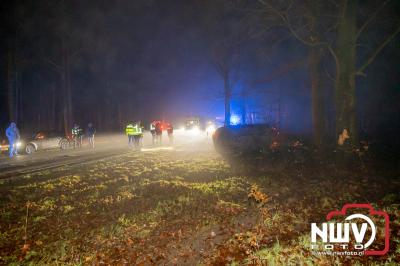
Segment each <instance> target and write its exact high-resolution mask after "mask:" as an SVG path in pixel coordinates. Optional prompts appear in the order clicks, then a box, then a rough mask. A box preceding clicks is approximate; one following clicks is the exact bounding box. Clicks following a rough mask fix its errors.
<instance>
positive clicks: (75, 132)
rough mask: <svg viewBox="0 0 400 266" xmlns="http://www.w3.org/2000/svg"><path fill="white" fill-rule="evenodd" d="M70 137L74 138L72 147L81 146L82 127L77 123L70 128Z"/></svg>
mask: <svg viewBox="0 0 400 266" xmlns="http://www.w3.org/2000/svg"><path fill="white" fill-rule="evenodd" d="M71 133H72V138H73V140H74V149H75V148H80V147H82V137H83V131H82V128H81V127H80V126H79V125H78V124H76V123H75V124H74V127H73V128H72V130H71Z"/></svg>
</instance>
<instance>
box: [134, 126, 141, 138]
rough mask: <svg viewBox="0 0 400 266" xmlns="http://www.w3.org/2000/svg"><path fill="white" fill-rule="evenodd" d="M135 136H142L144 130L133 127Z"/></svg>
mask: <svg viewBox="0 0 400 266" xmlns="http://www.w3.org/2000/svg"><path fill="white" fill-rule="evenodd" d="M133 135H136V136H137V135H142V128H141V127H139V125H135V126H134V127H133Z"/></svg>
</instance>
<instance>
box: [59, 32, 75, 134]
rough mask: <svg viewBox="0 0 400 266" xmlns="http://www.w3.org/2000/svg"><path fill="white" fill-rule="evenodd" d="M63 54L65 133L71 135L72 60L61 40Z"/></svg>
mask: <svg viewBox="0 0 400 266" xmlns="http://www.w3.org/2000/svg"><path fill="white" fill-rule="evenodd" d="M61 53H62V69H61V86H62V91H63V94H62V97H63V99H62V103H63V122H64V132H65V134H66V135H69V133H70V132H69V130H70V129H71V127H72V101H71V84H70V83H71V82H70V81H71V78H70V73H69V72H70V62H69V61H70V60H69V52H68V49H67V47H66V45H65V40H64V39H62V40H61Z"/></svg>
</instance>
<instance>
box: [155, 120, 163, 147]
mask: <svg viewBox="0 0 400 266" xmlns="http://www.w3.org/2000/svg"><path fill="white" fill-rule="evenodd" d="M155 127H156V140H157V143H158V144H159V145H160V144H161V141H162V130H163V129H162V123H161V122H160V121H158V122H157V123H156V125H155Z"/></svg>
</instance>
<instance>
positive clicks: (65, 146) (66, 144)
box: [60, 140, 69, 150]
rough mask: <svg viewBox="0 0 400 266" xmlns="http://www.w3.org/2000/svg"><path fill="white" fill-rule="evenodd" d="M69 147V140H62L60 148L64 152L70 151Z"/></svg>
mask: <svg viewBox="0 0 400 266" xmlns="http://www.w3.org/2000/svg"><path fill="white" fill-rule="evenodd" d="M68 147H69V142H68V141H67V140H62V141H61V142H60V148H61V149H62V150H66V149H68Z"/></svg>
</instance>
